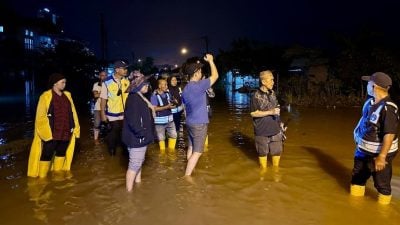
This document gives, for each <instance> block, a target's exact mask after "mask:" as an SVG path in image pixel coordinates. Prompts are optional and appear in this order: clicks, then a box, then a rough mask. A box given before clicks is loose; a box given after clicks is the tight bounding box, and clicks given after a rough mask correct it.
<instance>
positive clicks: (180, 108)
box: [171, 104, 183, 113]
mask: <svg viewBox="0 0 400 225" xmlns="http://www.w3.org/2000/svg"><path fill="white" fill-rule="evenodd" d="M182 110H183V104H181V105H180V106H178V107H176V108H173V109H171V112H172V113H178V112H181V111H182Z"/></svg>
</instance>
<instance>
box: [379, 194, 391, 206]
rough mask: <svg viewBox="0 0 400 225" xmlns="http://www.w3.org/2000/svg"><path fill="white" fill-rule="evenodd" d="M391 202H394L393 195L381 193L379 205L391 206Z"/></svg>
mask: <svg viewBox="0 0 400 225" xmlns="http://www.w3.org/2000/svg"><path fill="white" fill-rule="evenodd" d="M390 200H392V195H383V194H381V193H379V194H378V203H379V204H382V205H389V204H390Z"/></svg>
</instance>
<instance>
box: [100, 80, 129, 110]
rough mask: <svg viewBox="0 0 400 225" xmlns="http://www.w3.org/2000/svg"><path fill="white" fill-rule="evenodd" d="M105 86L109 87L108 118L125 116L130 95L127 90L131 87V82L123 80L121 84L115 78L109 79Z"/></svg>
mask: <svg viewBox="0 0 400 225" xmlns="http://www.w3.org/2000/svg"><path fill="white" fill-rule="evenodd" d="M104 84H105V85H106V87H107V107H106V115H107V116H115V117H118V116H123V115H124V109H125V102H126V98H127V97H128V93H126V89H128V87H129V80H128V79H126V78H122V79H121V82H120V83H118V82H117V81H116V80H115V78H114V76H111V77H108V78H107V79H106V80H105V81H104Z"/></svg>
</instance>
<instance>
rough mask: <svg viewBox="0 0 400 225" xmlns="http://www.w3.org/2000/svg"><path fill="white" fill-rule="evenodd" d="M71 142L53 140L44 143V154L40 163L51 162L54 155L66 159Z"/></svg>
mask: <svg viewBox="0 0 400 225" xmlns="http://www.w3.org/2000/svg"><path fill="white" fill-rule="evenodd" d="M68 145H69V141H59V140H51V141H45V142H43V147H42V154H41V155H40V161H51V159H52V158H53V155H54V153H56V156H57V157H65V153H66V152H67V148H68Z"/></svg>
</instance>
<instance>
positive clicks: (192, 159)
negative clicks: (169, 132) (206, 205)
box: [182, 54, 218, 176]
mask: <svg viewBox="0 0 400 225" xmlns="http://www.w3.org/2000/svg"><path fill="white" fill-rule="evenodd" d="M204 60H205V61H206V62H208V64H209V65H210V68H211V76H210V77H209V78H207V79H202V77H203V74H202V70H201V68H202V67H203V64H201V63H199V62H196V63H189V64H187V65H186V66H185V67H184V69H183V72H184V73H185V74H186V75H188V76H189V83H188V84H187V85H186V86H185V88H184V89H183V93H182V98H183V103H184V105H185V110H186V128H187V130H188V134H189V137H188V138H189V142H190V143H191V145H189V148H188V152H187V160H188V163H187V166H186V171H185V176H191V175H192V172H193V169H194V168H195V167H196V164H197V162H198V160H199V158H200V156H201V154H202V153H203V151H204V143H205V140H206V136H207V127H208V123H209V118H208V111H207V89H209V88H210V87H211V86H212V85H213V84H214V83H215V82H216V81H217V79H218V70H217V67H216V66H215V63H214V57H213V56H212V55H211V54H206V56H205V57H204Z"/></svg>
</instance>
